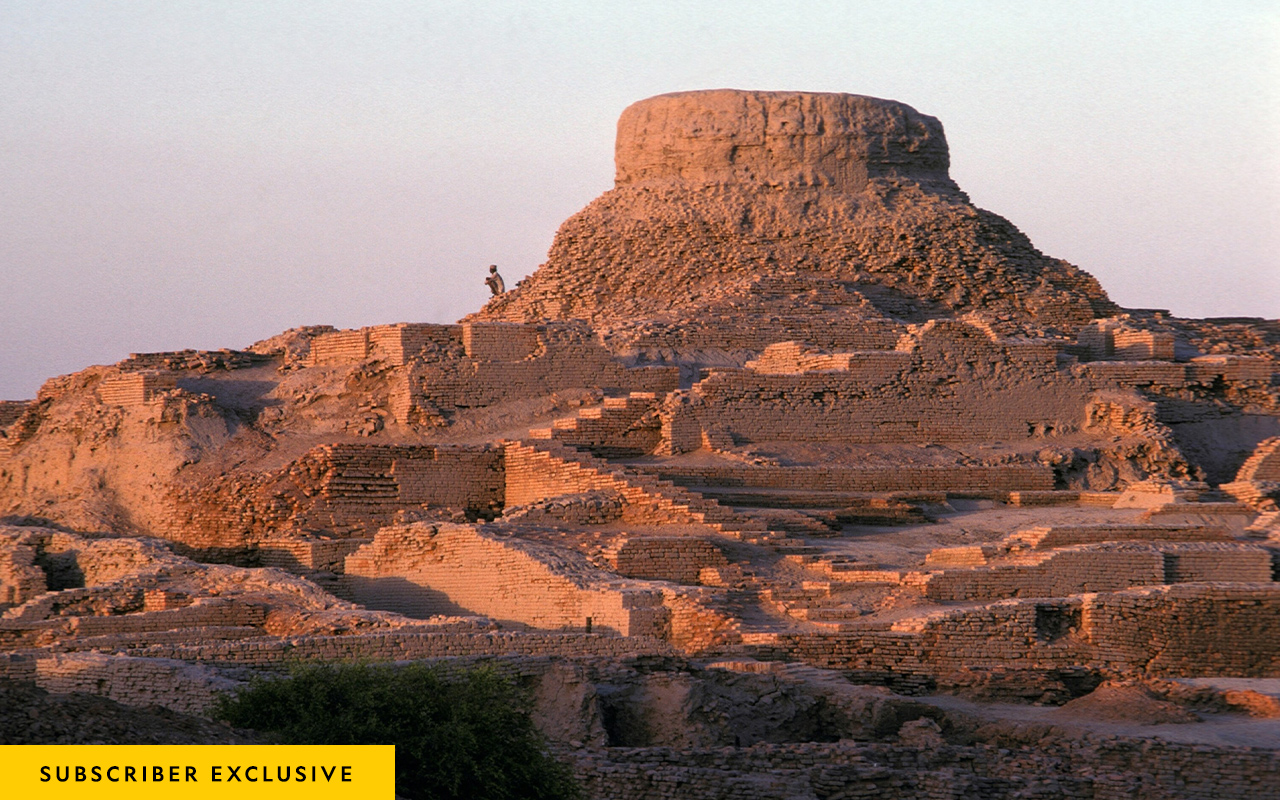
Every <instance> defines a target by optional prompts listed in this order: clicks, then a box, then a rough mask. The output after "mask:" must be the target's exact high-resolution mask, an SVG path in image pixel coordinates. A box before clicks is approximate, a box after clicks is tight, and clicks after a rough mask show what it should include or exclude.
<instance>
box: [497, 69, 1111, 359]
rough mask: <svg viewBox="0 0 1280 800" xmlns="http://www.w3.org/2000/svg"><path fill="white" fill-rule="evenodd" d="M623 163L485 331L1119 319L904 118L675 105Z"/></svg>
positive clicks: (936, 133) (877, 104)
mask: <svg viewBox="0 0 1280 800" xmlns="http://www.w3.org/2000/svg"><path fill="white" fill-rule="evenodd" d="M616 162H617V179H616V188H614V189H613V190H612V191H609V192H606V193H605V194H603V195H601V196H600V197H598V198H597V199H596V200H594V201H593V202H592V203H591V204H590V205H588V206H587V207H586V208H585V209H583V210H582V211H580V212H578V213H577V214H575V215H574V216H572V217H570V218H569V219H568V220H566V221H565V223H564V224H563V225H562V226H561V227H560V230H559V232H558V233H557V234H556V238H555V241H554V243H553V244H552V247H551V251H550V253H549V256H548V260H547V262H546V264H544V265H543V266H542V267H541V268H540V269H539V270H538V271H537V272H535V273H534V274H533V275H532V276H530V277H529V278H528V279H527V280H525V281H523V282H522V283H521V284H520V286H519V287H517V288H516V289H515V290H513V291H511V292H509V293H507V294H506V295H503V296H500V297H497V298H495V299H494V300H493V301H491V302H490V303H489V304H488V305H487V306H486V307H485V308H484V309H483V310H482V311H480V312H479V313H478V314H477V315H475V318H476V319H493V320H508V321H532V320H537V319H574V318H576V319H587V320H590V321H591V322H592V323H593V324H595V325H596V326H597V327H601V328H613V329H618V328H619V327H621V328H626V327H628V326H629V325H634V323H635V322H636V321H638V320H650V321H653V320H657V321H669V322H682V321H684V322H691V323H693V324H696V325H698V326H701V327H704V328H705V327H706V326H708V325H711V326H716V325H719V326H722V327H725V328H727V330H726V334H728V333H733V334H734V335H737V334H739V333H740V332H741V329H742V328H743V327H744V323H746V324H747V325H749V324H754V323H755V322H756V321H758V318H770V319H771V320H776V319H778V318H786V317H787V316H788V314H789V313H790V312H796V313H799V312H801V311H803V312H806V316H808V317H809V318H810V319H811V322H810V323H809V324H811V325H814V324H821V319H822V317H823V316H824V312H826V313H828V314H836V315H843V316H848V317H851V318H856V319H871V320H876V319H877V318H878V319H883V318H885V317H889V318H891V319H893V320H898V321H919V320H922V319H928V318H933V317H938V316H951V315H954V314H958V313H967V312H979V313H981V314H982V315H983V316H984V317H986V318H988V319H989V320H990V321H992V322H996V323H1004V325H1005V326H1006V327H1010V328H1017V327H1019V326H1021V325H1026V324H1030V325H1032V326H1034V327H1037V328H1043V329H1058V330H1070V329H1072V328H1074V327H1076V326H1078V325H1080V324H1082V323H1084V322H1086V321H1088V320H1089V319H1092V318H1094V317H1095V316H1098V315H1102V314H1107V313H1111V312H1113V311H1114V310H1115V306H1114V304H1112V303H1111V301H1110V300H1109V299H1108V298H1107V296H1106V293H1105V292H1104V291H1103V290H1102V288H1101V287H1100V286H1099V285H1098V283H1097V281H1095V280H1094V279H1093V278H1092V277H1091V276H1090V275H1088V274H1087V273H1085V272H1083V271H1081V270H1079V269H1077V268H1076V267H1073V266H1072V265H1070V264H1068V263H1066V262H1065V261H1061V260H1058V259H1053V258H1049V257H1047V256H1045V255H1043V254H1042V253H1040V252H1039V251H1038V250H1036V248H1035V247H1034V246H1033V245H1032V244H1031V242H1030V241H1029V240H1028V239H1027V237H1026V236H1024V235H1023V234H1022V233H1021V232H1020V231H1018V229H1017V228H1015V227H1014V226H1013V225H1012V224H1011V223H1009V222H1008V221H1007V220H1005V219H1003V218H1001V217H999V216H996V215H995V214H992V213H989V212H986V211H982V210H980V209H978V208H976V207H974V206H973V205H972V204H971V203H970V202H969V200H968V198H967V197H966V196H965V195H964V193H963V192H961V191H960V189H959V188H958V187H957V186H956V185H955V183H954V182H952V180H951V179H950V177H949V176H948V173H947V170H948V166H949V157H948V153H947V145H946V139H945V136H944V135H943V131H942V125H941V123H939V122H938V121H937V120H936V119H934V118H933V117H929V116H926V115H924V114H920V113H919V112H917V111H915V110H914V109H912V108H910V107H909V106H906V105H903V104H901V103H896V102H892V101H888V100H878V99H875V98H869V97H861V96H857V95H848V94H816V93H803V92H740V91H731V90H716V91H706V92H683V93H676V94H667V95H661V96H658V97H653V98H650V99H648V100H642V101H640V102H639V103H636V104H634V105H632V106H631V107H629V108H628V109H627V110H626V111H624V112H623V114H622V117H621V119H620V120H619V122H618V139H617V155H616ZM779 282H781V285H780V284H779ZM815 312H818V313H816V314H815ZM725 338H726V339H729V338H732V337H730V336H726V337H725Z"/></svg>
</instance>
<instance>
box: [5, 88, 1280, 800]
mask: <svg viewBox="0 0 1280 800" xmlns="http://www.w3.org/2000/svg"><path fill="white" fill-rule="evenodd" d="M616 148H617V149H616V169H617V172H616V182H615V187H614V188H613V189H612V190H610V191H608V192H605V193H604V194H603V195H601V196H600V197H598V198H597V199H595V200H594V201H592V202H591V203H590V204H589V205H588V206H587V207H586V208H584V209H582V210H581V211H579V212H578V213H577V214H575V215H573V216H572V217H570V218H569V219H568V220H566V221H565V222H564V223H563V225H562V226H561V227H560V229H559V232H558V233H557V234H556V237H555V241H554V244H553V245H552V247H551V250H550V252H549V254H548V257H547V261H546V263H545V264H543V265H542V266H541V267H540V268H539V269H538V270H537V271H536V272H534V273H533V274H532V275H531V276H530V277H528V278H526V279H525V280H523V281H522V282H520V284H519V285H517V286H513V287H511V288H510V289H509V290H508V291H506V292H505V293H502V294H498V295H496V296H494V297H492V298H490V299H489V302H488V303H487V304H486V305H485V306H484V307H483V308H481V309H479V310H478V311H476V312H475V313H473V314H471V315H470V316H468V317H466V318H464V319H462V320H461V321H459V322H458V323H456V324H432V323H422V322H396V323H388V324H383V325H375V326H372V327H368V328H362V329H359V330H335V329H333V328H331V327H327V326H312V327H300V328H294V329H292V330H289V331H286V332H284V333H282V334H280V335H278V336H275V337H273V338H271V339H268V340H265V341H261V342H258V343H256V344H254V345H252V346H250V347H248V348H246V349H243V350H231V349H228V350H217V351H195V350H186V351H178V352H164V353H137V354H134V355H132V356H130V357H129V358H127V359H125V360H124V361H121V362H119V363H117V364H113V365H109V366H92V367H88V368H86V369H84V370H81V371H80V372H76V373H74V374H71V375H64V376H60V377H55V378H51V379H50V380H48V381H47V382H46V383H45V384H44V386H43V387H42V388H41V389H40V391H39V393H38V395H37V396H36V397H35V398H34V399H31V400H26V401H8V402H4V403H0V515H3V516H2V517H0V522H2V523H3V525H0V613H2V616H0V643H2V647H0V679H2V680H3V683H2V685H3V686H5V687H8V688H6V689H5V691H7V692H9V693H10V694H8V695H6V697H17V696H19V694H21V692H26V694H21V696H23V697H27V698H34V699H29V700H27V701H23V702H30V703H36V702H37V700H38V701H39V703H44V704H45V706H40V707H46V706H48V704H50V703H54V702H56V701H58V699H59V698H64V699H65V698H68V697H75V696H84V695H94V696H98V697H97V698H95V702H98V703H105V702H106V701H111V702H110V703H108V704H107V705H99V706H94V708H100V709H115V710H116V712H118V713H121V714H124V713H133V712H135V711H136V710H137V708H138V707H148V708H153V710H154V707H155V706H160V707H162V708H164V709H168V710H169V711H170V712H176V715H175V716H174V717H173V718H174V719H179V718H182V719H186V718H188V717H190V718H200V717H201V716H202V715H204V714H205V713H206V712H207V710H208V709H209V707H210V705H211V704H212V703H213V702H214V699H215V698H216V697H217V696H218V695H219V693H221V692H226V691H228V690H230V689H234V688H235V687H237V686H240V685H242V684H244V682H245V681H247V680H248V678H249V676H251V675H254V674H263V673H271V672H272V671H279V670H281V669H283V668H284V666H285V665H287V664H289V663H293V662H296V661H299V660H306V659H322V660H340V659H359V660H366V661H407V660H424V661H431V662H436V661H441V660H449V661H450V663H458V664H476V663H487V664H493V665H496V667H497V668H498V669H500V670H502V671H503V672H504V673H505V674H509V675H510V676H512V678H513V679H514V680H516V681H517V682H518V683H519V684H520V685H521V686H523V687H525V688H527V689H528V690H529V691H530V692H531V693H532V696H533V698H534V701H535V711H534V718H535V722H536V723H537V725H538V726H539V727H540V729H541V730H542V732H543V733H544V734H545V735H546V737H547V738H548V740H549V742H550V747H551V748H552V750H553V753H554V754H555V756H556V757H557V758H558V759H560V760H561V761H563V762H565V763H568V764H570V765H571V766H572V768H573V770H574V772H575V774H576V775H577V776H578V779H579V780H580V781H581V783H582V785H583V786H584V787H585V790H586V793H587V795H588V796H590V797H598V798H609V799H610V800H641V799H642V798H643V799H645V800H648V799H649V798H729V797H732V798H746V799H750V798H832V799H834V798H903V799H904V800H905V799H906V798H937V799H939V800H941V799H942V798H1010V799H1012V798H1033V797H1034V798H1041V799H1043V800H1048V799H1050V798H1117V799H1118V798H1129V797H1141V798H1152V799H1154V798H1184V797H1186V798H1192V797H1194V798H1208V797H1249V798H1251V799H1252V800H1263V799H1264V798H1280V583H1277V582H1276V578H1277V575H1278V574H1280V508H1278V506H1277V503H1278V502H1280V321H1276V320H1262V319H1255V318H1216V319H1183V318H1178V317H1175V316H1172V315H1171V314H1170V313H1168V312H1166V311H1161V310H1154V309H1134V308H1121V307H1119V306H1118V305H1116V304H1115V303H1114V302H1112V301H1111V300H1110V299H1109V298H1108V296H1107V293H1106V292H1105V291H1104V289H1103V287H1102V286H1100V285H1099V283H1098V282H1097V281H1096V280H1095V279H1094V278H1093V277H1091V276H1090V275H1089V274H1087V273H1086V272H1084V271H1082V270H1080V269H1078V268H1077V267H1075V266H1073V265H1071V264H1069V263H1066V262H1065V261H1061V260H1059V259H1055V258H1053V257H1051V256H1048V255H1045V254H1043V253H1041V252H1040V251H1039V250H1037V249H1036V247H1035V246H1034V244H1033V243H1032V242H1031V241H1029V240H1028V239H1027V237H1026V236H1024V235H1023V234H1022V233H1021V232H1020V231H1019V230H1018V229H1017V228H1016V227H1015V226H1014V224H1013V223H1011V222H1009V221H1007V220H1005V219H1004V218H1002V217H1000V216H997V215H996V214H995V213H992V212H990V211H985V210H982V209H979V208H977V207H975V206H974V205H973V204H971V203H970V201H969V199H968V197H967V196H966V195H965V193H964V191H963V189H962V188H961V187H959V186H957V185H956V183H955V182H954V181H953V180H952V179H951V177H950V175H949V154H948V149H947V142H946V139H945V136H944V134H943V128H942V124H941V123H940V122H939V121H938V120H937V119H934V118H933V117H930V116H927V115H925V114H922V113H920V112H917V111H916V110H914V109H912V108H910V107H909V106H906V105H904V104H901V103H898V102H893V101H888V100H879V99H874V98H869V97H862V96H857V95H846V94H816V93H800V92H747V91H729V90H717V91H704V92H687V93H678V94H670V95H662V96H658V97H653V98H650V99H647V100H643V101H640V102H638V103H636V104H634V105H632V106H631V107H629V108H627V109H626V110H625V111H624V112H623V114H622V117H621V119H620V120H619V122H618V134H617V145H616ZM1006 211H1008V212H1009V213H1011V214H1013V216H1015V217H1016V209H1006ZM1160 279H1161V280H1176V279H1177V278H1176V276H1160ZM23 687H25V688H23ZM15 692H17V693H18V694H14V693H15ZM31 708H32V709H36V708H37V706H36V705H32V706H31ZM100 713H102V714H106V713H108V711H107V710H101V711H100ZM112 713H115V712H112ZM197 721H198V722H199V724H201V725H204V726H205V727H206V728H208V729H209V730H214V729H218V727H217V726H216V725H214V724H213V723H209V722H207V721H204V720H198V719H197ZM40 724H41V723H40V719H39V714H37V713H36V712H35V711H34V710H33V711H32V713H31V715H30V718H28V716H27V715H24V714H17V715H15V714H7V715H0V740H5V741H11V742H12V741H19V740H22V741H27V740H37V739H38V737H39V736H40V735H46V736H54V735H55V734H57V731H56V730H54V728H51V727H49V726H46V729H47V730H46V733H45V734H40V732H39V731H40V730H41V728H40ZM193 724H195V723H193ZM24 725H25V726H26V727H23V726H24ZM50 725H52V723H50ZM54 727H56V726H54ZM201 730H204V729H201ZM220 730H224V733H223V734H222V735H224V736H228V737H230V736H231V735H232V732H231V731H230V729H220ZM48 731H54V732H53V733H48ZM67 735H68V736H71V735H72V734H70V733H68V734H67ZM209 735H210V736H212V735H215V734H212V733H210V734H209ZM23 737H35V738H23ZM45 740H49V741H55V740H58V739H56V738H54V739H45ZM62 740H64V741H72V740H74V739H73V738H72V739H62ZM121 741H124V740H121Z"/></svg>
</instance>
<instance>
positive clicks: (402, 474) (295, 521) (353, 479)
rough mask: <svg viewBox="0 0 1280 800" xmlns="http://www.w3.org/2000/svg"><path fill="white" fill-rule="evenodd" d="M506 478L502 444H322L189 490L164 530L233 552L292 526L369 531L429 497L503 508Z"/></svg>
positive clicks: (493, 510) (488, 511)
mask: <svg viewBox="0 0 1280 800" xmlns="http://www.w3.org/2000/svg"><path fill="white" fill-rule="evenodd" d="M505 485H506V479H505V471H504V463H503V451H502V448H500V447H493V446H488V445H484V446H477V447H473V446H465V445H374V444H367V445H366V444H337V445H321V446H320V447H317V448H314V449H313V450H311V451H309V452H308V453H307V454H306V455H304V456H303V457H301V458H299V459H298V460H296V461H294V462H293V463H292V464H290V465H288V466H287V467H284V468H282V469H280V470H276V471H273V472H269V473H263V474H256V475H253V474H251V475H232V476H230V477H228V478H226V479H225V480H223V481H222V482H220V483H218V484H215V485H213V486H198V487H190V488H187V489H185V490H179V491H178V492H177V493H176V496H175V498H174V515H173V517H172V524H171V525H170V528H169V529H168V530H167V531H165V532H164V535H165V537H166V538H169V539H173V540H176V541H180V542H183V543H184V544H188V545H190V546H192V547H197V548H211V547H212V548H228V549H233V550H237V549H238V550H243V549H244V548H246V547H248V546H250V545H253V544H256V543H258V542H261V541H263V540H266V539H278V538H280V534H282V533H283V534H292V533H302V532H305V531H324V532H326V533H328V534H330V535H332V536H334V537H337V538H347V537H357V538H359V537H367V536H372V534H373V532H374V531H375V530H377V529H378V528H379V527H381V526H383V525H388V524H391V523H392V522H393V521H394V520H395V515H396V513H397V512H399V511H402V510H421V509H422V507H423V506H424V505H430V506H436V507H443V508H451V509H457V510H460V511H466V512H467V513H469V514H473V515H476V516H482V517H491V516H494V515H496V514H498V513H500V512H501V510H502V508H503V506H504V505H505V501H504V489H505Z"/></svg>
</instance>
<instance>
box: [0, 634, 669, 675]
mask: <svg viewBox="0 0 1280 800" xmlns="http://www.w3.org/2000/svg"><path fill="white" fill-rule="evenodd" d="M134 654H135V655H137V656H139V657H147V658H174V659H181V660H184V661H198V662H202V663H209V664H232V665H246V666H271V665H278V664H282V663H285V662H289V661H312V660H321V661H350V660H353V659H361V660H369V661H401V660H408V659H419V658H450V657H457V656H502V655H516V656H564V657H570V658H575V657H576V658H590V657H592V656H609V657H614V658H617V657H625V656H638V655H667V656H669V655H675V654H676V651H675V649H674V648H673V647H672V646H671V645H670V644H668V643H667V642H664V641H661V640H659V639H655V638H653V637H649V636H627V637H623V636H613V635H609V634H604V633H582V632H578V633H562V632H556V633H549V632H530V633H524V632H516V631H494V632H490V633H470V632H465V633H464V632H441V633H432V632H425V633H424V632H420V631H411V632H404V631H389V632H387V633H370V634H364V635H361V636H300V637H290V638H287V639H259V640H244V641H224V642H209V643H201V644H185V643H184V644H158V645H152V646H149V647H143V648H139V649H138V650H136V651H135V652H134ZM15 669H21V667H15Z"/></svg>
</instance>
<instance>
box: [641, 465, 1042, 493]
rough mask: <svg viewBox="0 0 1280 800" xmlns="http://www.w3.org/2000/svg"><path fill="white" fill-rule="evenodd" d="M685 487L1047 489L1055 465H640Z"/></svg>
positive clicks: (975, 490) (836, 489) (937, 489)
mask: <svg viewBox="0 0 1280 800" xmlns="http://www.w3.org/2000/svg"><path fill="white" fill-rule="evenodd" d="M640 468H642V469H645V470H647V471H651V472H653V473H654V474H656V475H658V476H660V477H662V478H665V479H667V480H669V481H672V482H673V483H676V484H679V485H682V486H721V487H726V486H731V487H743V488H759V489H797V488H800V487H803V488H804V489H805V490H817V491H833V492H910V491H928V492H980V491H1017V490H1023V491H1027V490H1037V491H1044V490H1049V489H1052V488H1053V469H1052V468H1051V467H1047V466H1044V465H1042V464H1002V465H998V466H969V465H955V466H942V467H928V466H898V465H895V466H892V467H767V466H764V467H755V466H733V465H717V466H710V467H685V466H669V465H665V464H661V465H653V466H652V467H648V466H645V467H640Z"/></svg>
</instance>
